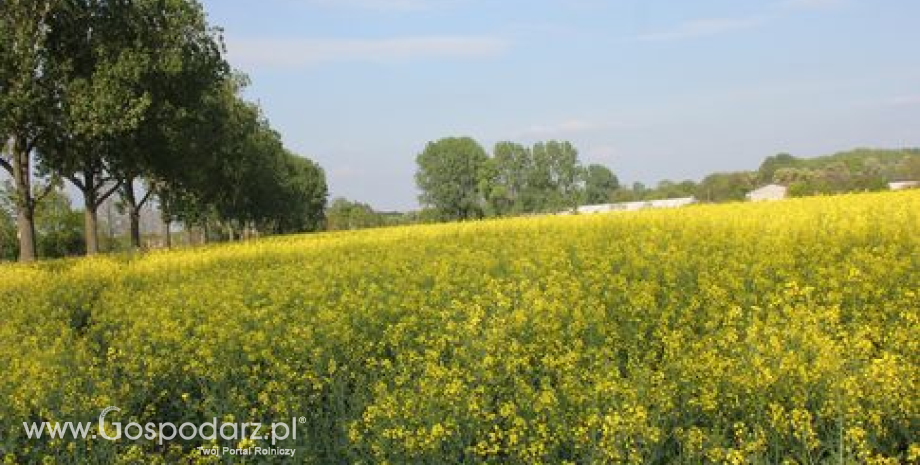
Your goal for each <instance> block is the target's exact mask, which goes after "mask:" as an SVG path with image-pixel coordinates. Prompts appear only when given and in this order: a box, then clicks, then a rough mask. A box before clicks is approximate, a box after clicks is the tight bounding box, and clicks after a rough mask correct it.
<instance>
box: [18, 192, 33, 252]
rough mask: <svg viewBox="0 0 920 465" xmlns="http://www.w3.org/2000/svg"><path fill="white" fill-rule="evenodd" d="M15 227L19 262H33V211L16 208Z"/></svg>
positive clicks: (29, 208)
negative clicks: (17, 237) (17, 238)
mask: <svg viewBox="0 0 920 465" xmlns="http://www.w3.org/2000/svg"><path fill="white" fill-rule="evenodd" d="M16 226H17V229H18V236H19V261H21V262H31V261H35V256H36V250H35V249H36V247H35V209H34V208H32V207H23V206H22V205H20V206H19V207H18V211H17V215H16Z"/></svg>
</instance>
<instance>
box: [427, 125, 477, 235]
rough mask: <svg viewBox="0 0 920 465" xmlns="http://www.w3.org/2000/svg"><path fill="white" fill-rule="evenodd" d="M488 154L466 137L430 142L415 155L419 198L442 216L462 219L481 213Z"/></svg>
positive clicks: (448, 218)
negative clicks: (482, 184)
mask: <svg viewBox="0 0 920 465" xmlns="http://www.w3.org/2000/svg"><path fill="white" fill-rule="evenodd" d="M487 160H488V155H486V152H485V150H483V149H482V147H481V146H480V145H479V143H477V142H476V141H475V140H473V139H471V138H469V137H448V138H444V139H441V140H439V141H437V142H429V143H428V145H426V146H425V150H424V151H422V153H420V154H419V155H418V157H416V162H417V163H418V172H417V173H416V175H415V180H416V183H417V184H418V187H419V189H420V190H421V191H422V193H421V195H420V196H419V200H420V201H421V202H422V204H424V205H427V206H430V207H432V208H434V209H435V210H436V211H437V213H438V216H439V218H441V219H442V220H448V221H449V220H465V219H472V218H479V217H481V216H482V215H483V210H482V199H483V192H482V187H481V180H482V177H483V170H484V169H485V168H486V163H487Z"/></svg>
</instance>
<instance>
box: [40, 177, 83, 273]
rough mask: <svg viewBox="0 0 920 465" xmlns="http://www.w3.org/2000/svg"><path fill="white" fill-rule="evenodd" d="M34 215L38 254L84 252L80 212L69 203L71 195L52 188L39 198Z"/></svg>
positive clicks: (46, 255)
mask: <svg viewBox="0 0 920 465" xmlns="http://www.w3.org/2000/svg"><path fill="white" fill-rule="evenodd" d="M35 217H36V219H35V232H36V235H37V238H38V243H37V246H38V255H39V256H40V257H43V258H60V257H70V256H74V255H82V254H83V253H85V252H86V247H85V243H84V241H83V212H82V210H80V211H78V210H74V209H73V208H72V207H71V203H70V199H69V198H68V197H67V194H65V193H64V192H63V191H61V190H59V189H53V190H51V191H50V192H49V193H48V195H47V196H45V197H44V198H42V200H41V201H40V202H39V203H38V208H36V211H35Z"/></svg>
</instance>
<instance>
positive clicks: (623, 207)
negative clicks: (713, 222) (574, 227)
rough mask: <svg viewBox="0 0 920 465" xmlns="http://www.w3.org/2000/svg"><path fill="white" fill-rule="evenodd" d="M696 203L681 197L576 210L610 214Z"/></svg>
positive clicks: (578, 210) (589, 206)
mask: <svg viewBox="0 0 920 465" xmlns="http://www.w3.org/2000/svg"><path fill="white" fill-rule="evenodd" d="M692 203H696V199H695V198H693V197H680V198H674V199H661V200H643V201H639V202H619V203H604V204H599V205H582V206H580V207H578V208H576V209H575V212H576V213H580V214H591V213H609V212H617V211H635V210H642V209H645V208H677V207H683V206H685V205H690V204H692ZM569 213H571V212H568V211H566V212H561V213H560V214H562V215H565V214H569Z"/></svg>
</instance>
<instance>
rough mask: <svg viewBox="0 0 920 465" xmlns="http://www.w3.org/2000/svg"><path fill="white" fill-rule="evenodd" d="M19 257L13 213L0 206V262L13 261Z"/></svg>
mask: <svg viewBox="0 0 920 465" xmlns="http://www.w3.org/2000/svg"><path fill="white" fill-rule="evenodd" d="M18 255H19V244H18V239H17V237H16V219H15V217H14V214H13V212H11V211H10V210H9V209H8V208H6V207H3V206H0V261H3V260H15V259H16V257H17V256H18Z"/></svg>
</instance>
